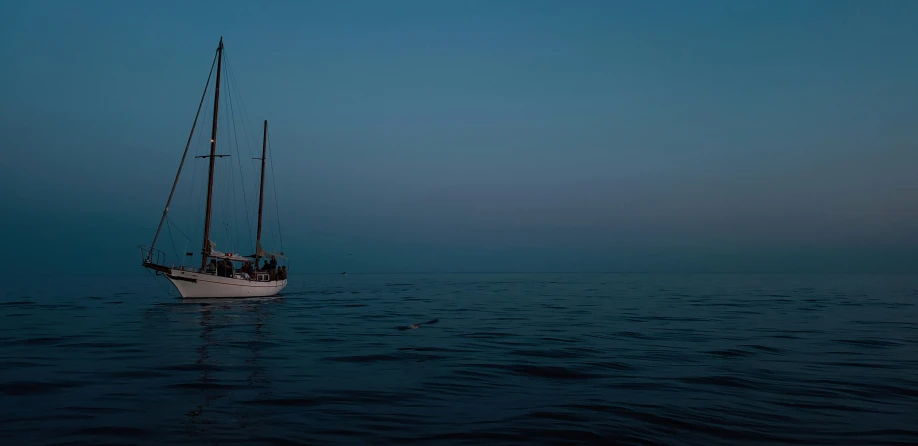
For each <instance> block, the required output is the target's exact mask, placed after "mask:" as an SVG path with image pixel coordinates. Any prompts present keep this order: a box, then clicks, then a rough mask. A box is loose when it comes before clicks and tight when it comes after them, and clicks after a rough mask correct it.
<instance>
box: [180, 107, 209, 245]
mask: <svg viewBox="0 0 918 446" xmlns="http://www.w3.org/2000/svg"><path fill="white" fill-rule="evenodd" d="M208 116H210V115H208V111H207V109H205V110H204V122H207V117H208ZM203 138H204V136H203V133H198V141H197V144H196V145H195V148H194V154H195V159H197V155H198V154H199V153H201V146H202V144H201V142H202V139H203ZM199 168H200V164H194V168H193V169H191V185H190V187H191V191H190V192H189V194H188V209H189V211H188V226H186V227H189V228H190V227H192V226H191V224H192V223H194V217H195V215H196V214H197V213H196V212H194V204H195V201H194V198H195V195H196V194H195V193H194V190H195V189H194V188H195V178H197V175H198V170H199ZM200 194H201V195H200V196H201V197H203V196H204V192H203V191H202V192H201V193H200ZM198 201H200V200H198ZM202 224H203V223H202ZM198 226H200V225H198ZM186 237H187V236H186ZM189 239H190V237H189ZM186 252H187V251H186Z"/></svg>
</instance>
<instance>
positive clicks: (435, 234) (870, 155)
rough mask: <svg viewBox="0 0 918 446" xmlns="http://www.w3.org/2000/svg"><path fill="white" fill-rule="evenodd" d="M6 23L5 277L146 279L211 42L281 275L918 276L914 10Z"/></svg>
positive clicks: (304, 12)
mask: <svg viewBox="0 0 918 446" xmlns="http://www.w3.org/2000/svg"><path fill="white" fill-rule="evenodd" d="M0 10H2V14H0V60H2V62H3V66H4V69H3V70H0V134H2V135H3V136H4V138H3V141H2V144H3V154H4V163H3V166H4V167H5V169H4V172H3V175H2V176H0V185H2V187H3V190H4V194H3V196H2V209H3V211H4V212H3V213H4V216H5V218H4V221H3V223H2V226H0V229H2V231H3V233H4V234H6V235H7V237H8V238H10V239H11V242H10V243H8V248H9V249H10V251H11V252H16V253H19V254H21V255H22V256H24V257H23V258H22V259H21V260H18V261H17V263H18V262H20V261H22V262H25V263H26V264H30V265H46V266H47V267H49V268H52V269H58V270H61V269H63V268H70V267H78V268H82V269H85V270H87V271H93V272H99V271H107V270H112V271H117V272H125V273H130V272H137V271H138V269H139V268H140V266H139V254H137V253H136V249H135V246H136V245H138V244H148V243H149V242H150V239H151V237H152V236H153V232H154V230H155V228H156V224H157V222H158V219H159V216H160V213H161V212H162V206H163V205H164V203H165V199H166V196H167V194H168V192H169V187H170V186H171V182H172V179H173V176H174V174H175V169H176V168H177V165H178V161H179V157H180V156H181V151H182V149H183V147H184V143H185V139H186V138H187V132H188V129H189V128H190V125H191V121H192V119H193V117H194V111H195V107H196V105H197V101H198V99H199V98H200V90H201V88H202V87H203V83H204V80H205V78H206V76H207V70H208V68H209V66H210V62H211V58H212V56H213V50H214V49H215V47H216V44H217V41H218V39H219V38H220V37H221V36H222V37H223V38H224V42H225V43H226V46H227V54H228V58H229V61H230V63H231V64H232V69H233V72H234V74H235V75H236V82H238V86H239V89H240V93H241V97H242V98H243V99H244V101H245V109H246V111H247V112H248V117H249V118H250V119H249V122H248V123H247V124H248V126H249V129H255V130H257V134H256V135H249V136H250V137H251V138H250V139H253V140H255V141H256V143H255V144H257V140H258V138H260V128H261V127H260V126H261V122H262V120H263V119H267V120H269V121H270V125H271V136H272V149H273V155H274V162H275V165H274V168H275V173H276V176H275V177H273V178H272V180H274V181H276V184H277V188H278V191H277V192H278V200H279V202H280V208H279V209H274V208H273V207H272V206H273V203H272V204H271V206H269V207H268V208H267V209H266V215H269V216H272V217H273V216H274V215H275V212H277V211H279V212H280V219H281V226H282V231H283V239H284V249H285V251H286V252H288V253H289V254H290V255H291V256H292V258H293V264H292V267H293V268H294V271H297V272H336V271H340V270H348V271H363V272H399V271H404V272H424V271H444V272H445V271H476V272H478V271H559V272H563V271H628V272H637V271H666V272H683V271H684V272H695V271H743V272H746V271H763V272H771V271H781V272H783V271H788V272H793V271H816V272H823V271H842V272H848V271H865V272H873V271H876V272H916V271H918V151H916V143H918V105H916V104H918V84H916V81H915V79H918V61H916V60H915V58H914V57H911V54H912V53H913V52H914V48H915V47H916V44H918V27H916V26H914V24H915V23H918V3H915V2H904V1H903V2H882V3H881V2H877V3H871V2H855V1H811V2H794V1H772V2H764V1H755V2H729V1H698V2H691V3H686V2H675V1H655V2H609V1H581V2H577V3H576V4H571V5H564V4H563V3H561V2H548V1H509V0H506V1H498V2H485V1H478V2H475V1H472V2H423V1H392V2H372V1H343V2H335V3H327V2H326V3H323V2H277V3H270V4H258V5H255V4H246V3H243V2H228V3H227V2H219V3H209V2H195V3H194V4H190V5H187V4H184V3H181V2H158V3H156V4H148V3H144V4H141V3H132V2H114V1H109V2H102V1H87V2H58V1H56V2H33V3H29V2H20V3H13V2H7V3H5V4H4V5H3V6H0ZM221 104H223V103H222V102H221ZM223 105H224V107H226V105H225V104H223ZM205 107H207V105H205ZM226 110H227V109H226V108H223V109H222V111H221V115H222V114H223V113H225V111H226ZM208 119H209V118H208ZM239 119H240V118H239V116H237V117H236V120H237V121H238V120H239ZM208 122H209V121H208ZM208 132H209V125H207V124H205V125H203V126H202V127H199V132H198V136H201V135H204V136H203V137H206V134H207V133H208ZM240 138H241V137H240ZM220 147H221V148H223V147H226V146H225V145H223V146H220ZM242 156H243V159H245V157H247V156H248V153H245V152H244V153H242ZM189 162H190V163H193V161H189ZM228 162H229V161H228ZM232 162H235V161H232ZM189 165H191V164H189ZM244 167H245V166H244ZM246 168H247V169H248V167H246ZM194 169H197V171H196V172H195V171H194ZM201 169H202V165H201V162H200V161H198V163H197V164H194V165H193V167H192V168H191V170H188V171H186V173H185V174H183V175H185V176H187V178H188V181H189V183H188V186H187V191H188V194H190V193H192V192H193V193H196V194H199V193H200V188H199V187H198V186H200V184H201V178H202V175H205V174H206V171H203V170H201ZM201 172H205V173H204V174H202V173H201ZM192 176H194V178H195V179H194V180H193V181H192V180H191V177H192ZM183 178H185V177H184V176H183ZM246 181H247V183H246V190H247V194H248V195H247V198H246V200H248V201H247V202H246V203H243V201H238V203H223V204H222V206H225V208H226V209H227V212H229V209H231V208H232V206H233V205H235V206H236V210H235V212H242V211H241V210H239V209H238V208H239V207H240V206H244V205H247V206H249V210H250V213H251V212H252V210H253V209H254V202H253V197H254V186H255V184H253V183H251V182H248V181H251V179H250V178H248V177H247V178H246ZM269 181H270V180H269ZM272 184H273V183H272ZM196 188H197V189H196ZM223 190H226V189H223ZM184 196H187V197H188V199H187V200H183V201H182V202H181V203H179V204H177V205H176V211H175V212H176V215H177V217H176V218H177V219H178V218H179V216H180V218H181V222H182V229H183V230H185V228H186V226H187V228H190V229H189V230H193V231H200V227H199V226H200V225H199V224H198V220H197V219H199V218H200V217H201V215H200V213H195V212H197V211H194V212H191V211H189V209H193V205H194V200H193V199H192V197H191V196H190V195H187V194H186V195H184ZM184 196H183V197H184ZM240 197H241V195H240ZM239 200H242V199H241V198H239ZM182 212H185V213H184V214H182ZM230 220H231V221H234V222H237V220H233V219H230ZM186 223H187V225H186ZM234 224H237V225H238V226H239V227H238V228H236V227H233V228H227V234H229V233H230V232H232V231H238V232H241V233H244V235H237V236H233V235H232V234H229V235H227V237H229V238H230V239H232V240H233V243H237V244H239V245H245V243H248V241H247V240H249V238H250V235H249V234H248V228H247V227H246V224H244V223H241V222H238V223H234ZM270 224H276V222H274V221H271V222H270ZM253 227H254V226H253ZM189 236H191V237H190V238H191V239H194V240H195V243H194V244H192V245H191V246H190V247H186V246H185V245H182V246H178V247H176V250H178V251H182V250H183V249H187V250H191V251H195V252H197V251H198V250H199V249H200V246H199V243H200V236H199V235H198V236H194V234H191V233H189ZM269 236H270V237H274V236H275V234H274V233H271V234H270V235H269ZM196 237H197V238H196ZM269 240H270V239H269ZM160 243H163V242H160ZM218 243H220V242H219V241H218ZM179 244H180V245H181V243H179ZM163 246H164V245H160V247H163ZM168 247H169V249H170V251H171V250H172V246H171V244H170V245H169V246H168ZM239 249H240V250H247V249H248V248H245V247H240V248H239ZM135 262H138V263H135Z"/></svg>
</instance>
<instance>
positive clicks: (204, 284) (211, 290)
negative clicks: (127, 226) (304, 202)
mask: <svg viewBox="0 0 918 446" xmlns="http://www.w3.org/2000/svg"><path fill="white" fill-rule="evenodd" d="M223 59H224V57H223V38H222V37H221V38H220V44H219V45H218V47H217V54H216V55H215V65H216V69H217V78H216V82H215V89H214V111H213V124H212V127H211V138H210V154H209V155H205V156H198V157H196V158H206V159H208V161H209V170H208V181H207V206H206V211H205V216H204V237H203V246H202V248H201V266H200V268H196V267H191V266H186V265H184V262H182V263H183V264H182V265H180V266H176V265H175V264H172V265H166V261H165V259H166V256H165V253H163V252H162V251H161V250H158V249H156V247H155V246H156V241H157V239H158V238H159V235H160V231H162V228H163V223H164V222H165V221H166V215H167V213H168V212H169V205H170V204H171V203H172V198H173V196H174V195H175V190H176V185H177V184H178V182H179V176H180V175H181V173H182V166H183V165H184V163H185V158H186V156H187V155H188V148H189V147H190V145H191V141H192V137H193V136H194V128H195V126H196V125H197V121H198V116H200V113H201V106H202V105H203V104H204V98H205V96H206V94H207V87H208V86H209V85H210V75H208V78H207V85H205V88H204V94H202V96H201V102H200V104H198V113H197V114H196V115H195V118H194V124H192V128H191V135H189V136H188V143H187V144H186V146H185V152H184V154H183V155H182V161H181V163H180V164H179V168H178V172H176V174H175V181H174V182H173V183H172V190H171V192H170V193H169V198H168V200H167V201H166V206H165V208H164V209H163V214H162V218H161V219H160V221H159V226H158V227H157V228H156V233H155V235H154V236H153V242H152V243H151V244H150V246H149V247H147V246H142V245H141V246H138V247H139V248H140V251H141V257H142V259H143V262H142V265H143V267H144V268H147V269H148V270H151V271H153V272H155V273H156V275H163V276H165V277H166V279H168V280H169V282H171V283H172V285H173V286H174V287H175V288H176V290H178V292H179V294H181V296H182V297H183V298H233V297H267V296H275V295H277V294H279V293H280V292H281V291H282V290H283V289H284V288H285V287H286V286H287V269H286V266H283V267H281V266H278V265H277V259H278V258H280V259H283V260H285V259H286V257H285V256H284V253H283V252H279V253H271V252H267V251H265V250H264V249H263V248H262V244H261V236H262V211H263V209H264V189H265V160H266V158H267V141H268V121H265V122H264V136H263V139H262V151H261V158H254V159H260V160H261V184H260V187H259V195H258V229H257V234H256V238H255V253H254V254H251V255H240V254H238V253H231V252H221V251H219V250H217V247H216V244H215V243H214V242H213V241H212V240H211V236H210V235H211V214H212V212H213V195H214V167H215V162H214V161H215V160H216V158H218V157H224V156H229V155H220V154H217V116H218V112H219V110H220V80H221V79H220V77H221V74H222V73H221V72H222V68H223V65H224V61H223ZM211 74H213V66H212V67H211ZM231 102H232V101H231ZM230 105H232V104H230ZM237 145H238V143H237ZM190 255H192V253H187V254H186V256H190ZM259 260H264V266H263V267H262V268H259V263H258V262H259Z"/></svg>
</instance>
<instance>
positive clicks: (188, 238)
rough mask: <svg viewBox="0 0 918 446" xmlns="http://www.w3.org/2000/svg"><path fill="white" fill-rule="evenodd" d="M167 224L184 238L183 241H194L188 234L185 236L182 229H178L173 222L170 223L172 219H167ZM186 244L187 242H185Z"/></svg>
mask: <svg viewBox="0 0 918 446" xmlns="http://www.w3.org/2000/svg"><path fill="white" fill-rule="evenodd" d="M169 222H170V223H172V225H173V226H175V230H176V231H178V232H179V234H182V236H183V237H185V240H187V241H189V242H190V241H194V240H192V239H191V237H189V236H188V234H185V233H184V232H183V231H182V228H179V227H178V225H176V224H175V222H173V221H172V219H169ZM186 243H187V242H186ZM185 252H188V251H185Z"/></svg>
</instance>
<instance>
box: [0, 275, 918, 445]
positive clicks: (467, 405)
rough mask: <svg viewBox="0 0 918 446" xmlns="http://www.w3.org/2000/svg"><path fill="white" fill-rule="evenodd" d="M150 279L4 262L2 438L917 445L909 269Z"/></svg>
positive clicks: (917, 310)
mask: <svg viewBox="0 0 918 446" xmlns="http://www.w3.org/2000/svg"><path fill="white" fill-rule="evenodd" d="M157 280H159V281H161V280H162V278H159V279H154V278H153V277H151V276H139V277H60V278H53V277H52V278H49V277H42V276H35V277H29V278H26V279H21V278H19V277H12V278H7V279H6V280H4V285H3V288H2V294H0V439H2V444H4V445H39V444H141V445H148V444H149V445H163V444H169V445H179V444H304V443H305V444H412V443H416V444H486V445H499V444H526V445H532V444H559V443H578V444H598V443H602V444H669V445H717V444H722V445H744V444H749V445H752V444H755V445H767V444H814V445H815V444H825V445H880V444H901V445H906V444H910V445H911V444H918V276H910V275H888V276H879V275H767V274H763V275H703V274H697V275H654V274H630V275H629V274H452V275H435V274H416V275H384V274H380V275H372V274H367V275H361V274H349V275H346V276H342V275H300V276H291V278H290V285H289V286H288V288H287V289H286V290H285V292H284V293H283V295H282V296H280V297H277V298H269V299H251V300H203V301H194V300H193V301H183V300H181V299H179V298H177V297H176V295H175V294H174V292H171V290H170V289H169V288H166V287H164V285H168V284H167V283H163V282H158V281H157ZM170 292H171V294H170ZM418 323H423V324H420V325H418V326H417V327H416V328H412V327H411V325H412V324H418Z"/></svg>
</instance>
